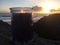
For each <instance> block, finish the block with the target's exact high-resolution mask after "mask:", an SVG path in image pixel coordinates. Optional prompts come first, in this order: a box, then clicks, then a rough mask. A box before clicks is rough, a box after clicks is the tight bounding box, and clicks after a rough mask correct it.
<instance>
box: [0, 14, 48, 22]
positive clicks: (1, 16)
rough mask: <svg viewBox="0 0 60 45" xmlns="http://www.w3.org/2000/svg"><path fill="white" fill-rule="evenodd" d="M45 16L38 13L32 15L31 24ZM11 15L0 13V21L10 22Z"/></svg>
mask: <svg viewBox="0 0 60 45" xmlns="http://www.w3.org/2000/svg"><path fill="white" fill-rule="evenodd" d="M46 15H47V14H40V13H36V14H34V15H32V20H33V22H36V21H38V20H39V19H40V18H42V17H44V16H46ZM11 16H12V14H11V13H0V20H2V21H4V22H11Z"/></svg>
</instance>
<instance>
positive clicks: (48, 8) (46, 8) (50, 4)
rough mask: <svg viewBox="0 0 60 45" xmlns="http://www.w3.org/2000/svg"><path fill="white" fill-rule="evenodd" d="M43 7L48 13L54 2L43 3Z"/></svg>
mask: <svg viewBox="0 0 60 45" xmlns="http://www.w3.org/2000/svg"><path fill="white" fill-rule="evenodd" d="M43 8H44V12H45V13H50V10H51V9H53V8H54V4H52V3H46V4H44V6H43Z"/></svg>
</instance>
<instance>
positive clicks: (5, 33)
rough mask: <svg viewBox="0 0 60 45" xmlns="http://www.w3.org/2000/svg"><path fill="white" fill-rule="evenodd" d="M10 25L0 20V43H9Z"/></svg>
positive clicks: (9, 44) (3, 44)
mask: <svg viewBox="0 0 60 45" xmlns="http://www.w3.org/2000/svg"><path fill="white" fill-rule="evenodd" d="M10 37H11V25H9V24H8V23H6V22H3V21H2V20H0V45H11V40H10Z"/></svg>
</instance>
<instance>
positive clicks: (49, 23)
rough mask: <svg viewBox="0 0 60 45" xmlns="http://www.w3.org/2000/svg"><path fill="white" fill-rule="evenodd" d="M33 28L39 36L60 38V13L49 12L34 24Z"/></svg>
mask: <svg viewBox="0 0 60 45" xmlns="http://www.w3.org/2000/svg"><path fill="white" fill-rule="evenodd" d="M34 30H35V32H37V33H38V35H39V36H40V37H43V38H48V39H53V40H60V14H50V15H49V16H45V17H43V18H41V19H40V20H39V21H38V22H36V23H35V24H34Z"/></svg>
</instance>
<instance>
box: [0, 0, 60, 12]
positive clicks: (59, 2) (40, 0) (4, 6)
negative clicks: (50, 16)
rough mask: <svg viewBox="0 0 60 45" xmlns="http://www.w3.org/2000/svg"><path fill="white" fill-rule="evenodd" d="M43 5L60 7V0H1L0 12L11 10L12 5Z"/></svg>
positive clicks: (44, 6)
mask: <svg viewBox="0 0 60 45" xmlns="http://www.w3.org/2000/svg"><path fill="white" fill-rule="evenodd" d="M35 5H37V6H42V7H43V8H44V9H46V8H49V9H50V8H52V9H53V8H54V9H57V8H60V0H0V13H1V12H9V8H10V7H21V6H23V7H26V6H27V7H32V6H35ZM49 6H50V7H49Z"/></svg>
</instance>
